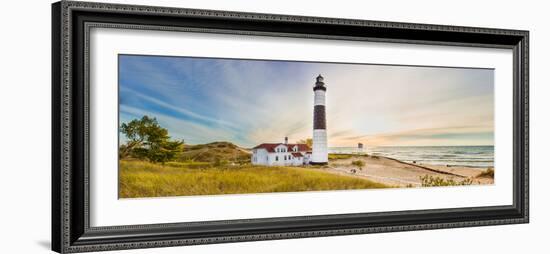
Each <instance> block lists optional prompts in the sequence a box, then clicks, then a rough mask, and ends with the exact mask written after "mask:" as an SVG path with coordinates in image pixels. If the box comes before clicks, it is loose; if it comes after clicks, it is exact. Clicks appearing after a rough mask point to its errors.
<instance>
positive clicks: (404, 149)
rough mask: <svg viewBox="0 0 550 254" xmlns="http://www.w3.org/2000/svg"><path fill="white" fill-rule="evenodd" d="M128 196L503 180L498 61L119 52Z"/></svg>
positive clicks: (123, 179)
mask: <svg viewBox="0 0 550 254" xmlns="http://www.w3.org/2000/svg"><path fill="white" fill-rule="evenodd" d="M118 91H119V123H118V129H119V132H118V133H119V140H118V142H119V154H118V158H119V168H118V171H119V172H118V175H119V186H118V187H119V188H118V196H119V198H147V197H170V196H193V195H222V194H258V193H277V192H303V191H342V190H363V189H380V188H433V189H434V191H437V188H443V187H452V186H470V185H491V184H494V183H495V181H494V171H495V168H494V70H493V69H486V68H466V67H464V68H457V67H438V66H404V65H380V64H367V63H329V62H304V61H281V60H256V59H225V58H204V57H184V56H149V55H125V54H121V55H119V57H118Z"/></svg>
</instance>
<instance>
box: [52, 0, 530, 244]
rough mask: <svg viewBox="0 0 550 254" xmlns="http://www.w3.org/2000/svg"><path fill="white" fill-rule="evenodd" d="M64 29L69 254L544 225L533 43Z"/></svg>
mask: <svg viewBox="0 0 550 254" xmlns="http://www.w3.org/2000/svg"><path fill="white" fill-rule="evenodd" d="M52 14H53V15H52V28H53V29H52V31H53V34H52V46H53V47H52V55H53V58H52V59H53V62H52V96H53V99H52V101H53V105H52V106H53V110H52V112H53V113H52V115H53V117H52V136H53V138H52V151H53V152H52V249H53V250H55V251H57V252H62V253H70V252H88V251H101V250H116V249H132V248H151V247H165V246H180V245H193V244H208V243H222V242H237V241H257V240H275V239H285V238H300V237H321V236H333V235H344V234H364V233H377V232H393V231H404V230H422V229H437V228H453V227H470V226H486V225H497V224H515V223H527V222H528V218H529V213H528V211H529V210H528V207H529V206H528V205H529V195H528V194H529V185H528V161H529V160H528V158H529V154H528V151H529V149H528V147H529V135H528V126H529V125H528V123H529V121H528V105H529V104H528V71H529V64H528V63H529V62H528V31H518V30H504V29H492V28H475V27H455V26H443V25H425V24H411V23H395V22H382V21H366V20H350V19H333V18H319V17H302V16H286V15H273V14H257V13H238V12H226V11H211V10H196V9H180V8H169V7H152V6H135V5H120V4H104V3H87V2H72V1H61V2H57V3H54V4H53V6H52Z"/></svg>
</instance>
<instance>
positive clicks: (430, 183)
mask: <svg viewBox="0 0 550 254" xmlns="http://www.w3.org/2000/svg"><path fill="white" fill-rule="evenodd" d="M420 181H421V182H422V187H434V186H460V185H471V184H472V182H473V181H472V179H471V178H466V179H464V180H462V181H455V180H453V179H444V178H441V177H439V176H431V175H425V176H420Z"/></svg>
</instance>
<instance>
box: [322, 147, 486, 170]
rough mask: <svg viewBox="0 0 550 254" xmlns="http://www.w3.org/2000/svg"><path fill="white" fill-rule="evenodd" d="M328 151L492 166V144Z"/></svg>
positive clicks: (426, 161)
mask: <svg viewBox="0 0 550 254" xmlns="http://www.w3.org/2000/svg"><path fill="white" fill-rule="evenodd" d="M329 153H352V154H365V153H366V154H369V155H380V156H384V157H389V158H394V159H398V160H400V161H405V162H413V161H415V162H416V163H425V164H432V165H449V166H465V167H494V146H399V147H390V146H381V147H365V148H363V149H359V148H357V147H330V148H329Z"/></svg>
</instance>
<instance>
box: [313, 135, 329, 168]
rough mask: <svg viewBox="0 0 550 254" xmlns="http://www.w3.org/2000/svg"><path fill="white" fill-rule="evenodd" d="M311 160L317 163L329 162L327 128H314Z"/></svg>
mask: <svg viewBox="0 0 550 254" xmlns="http://www.w3.org/2000/svg"><path fill="white" fill-rule="evenodd" d="M311 161H312V162H316V163H325V162H328V149H327V131H326V130H313V150H312V156H311Z"/></svg>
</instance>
